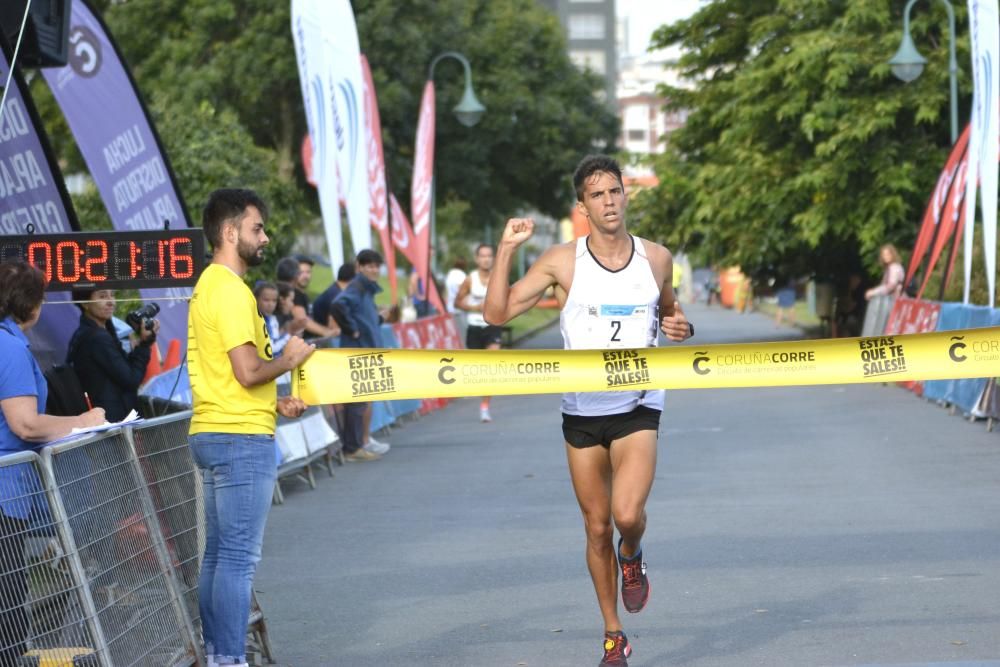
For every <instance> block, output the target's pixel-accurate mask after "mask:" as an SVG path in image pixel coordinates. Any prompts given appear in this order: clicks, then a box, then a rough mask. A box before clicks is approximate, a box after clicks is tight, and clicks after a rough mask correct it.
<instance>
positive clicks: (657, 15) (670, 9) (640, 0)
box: [617, 0, 701, 55]
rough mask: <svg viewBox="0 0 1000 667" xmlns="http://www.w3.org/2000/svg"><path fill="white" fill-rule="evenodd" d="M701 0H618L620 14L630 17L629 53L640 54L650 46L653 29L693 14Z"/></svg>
mask: <svg viewBox="0 0 1000 667" xmlns="http://www.w3.org/2000/svg"><path fill="white" fill-rule="evenodd" d="M700 2H701V0H617V12H618V16H627V17H629V22H628V54H629V55H639V54H641V53H644V52H645V51H646V47H647V46H649V38H650V37H651V36H652V34H653V31H654V30H656V29H657V28H659V27H660V26H661V25H663V24H664V23H673V22H674V21H677V20H679V19H683V18H687V17H688V16H691V14H693V13H694V12H695V11H696V10H697V9H698V5H699V4H700Z"/></svg>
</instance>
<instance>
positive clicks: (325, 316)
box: [313, 262, 357, 336]
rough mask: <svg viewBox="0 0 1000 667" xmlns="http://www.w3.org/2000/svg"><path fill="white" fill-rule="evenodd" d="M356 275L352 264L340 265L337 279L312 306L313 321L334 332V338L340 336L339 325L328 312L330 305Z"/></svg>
mask: <svg viewBox="0 0 1000 667" xmlns="http://www.w3.org/2000/svg"><path fill="white" fill-rule="evenodd" d="M356 275H357V270H355V268H354V262H351V263H349V264H348V263H346V262H345V263H344V264H342V265H341V267H340V268H339V269H337V279H336V280H334V281H333V283H331V285H330V286H329V287H327V288H326V289H325V290H323V292H322V293H321V294H320V295H319V296H318V297H316V302H315V303H314V304H313V319H314V320H316V321H317V322H319V323H320V324H322V325H324V326H326V327H327V328H329V329H330V330H332V331H336V332H337V333H336V334H334V335H336V336H339V335H340V325H339V324H337V320H336V319H334V317H333V313H332V312H331V311H330V305H331V304H332V303H333V300H334V299H336V298H337V295H338V294H340V293H341V292H343V291H344V288H345V287H347V285H348V284H349V283H350V282H351V281H352V280H354V276H356Z"/></svg>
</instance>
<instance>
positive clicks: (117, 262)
mask: <svg viewBox="0 0 1000 667" xmlns="http://www.w3.org/2000/svg"><path fill="white" fill-rule="evenodd" d="M204 249H205V244H204V240H203V237H202V236H201V233H200V230H196V232H195V233H194V234H190V233H186V232H181V233H178V232H173V231H169V230H164V231H140V232H80V233H70V234H61V235H55V234H50V235H40V236H34V235H25V236H13V235H12V236H5V237H0V261H2V260H3V259H6V258H12V257H20V258H23V259H25V260H27V261H28V262H29V263H30V264H32V265H34V266H36V267H38V269H40V270H41V271H42V272H43V273H44V274H45V279H46V281H47V283H48V289H52V290H65V289H69V288H72V287H74V286H76V285H78V284H79V285H97V284H101V285H102V286H103V287H104V288H106V289H120V288H126V287H127V288H144V287H147V286H157V287H173V286H177V285H178V283H183V284H187V285H190V284H193V282H194V280H195V279H196V278H197V277H198V274H199V273H200V272H201V270H202V268H203V267H204Z"/></svg>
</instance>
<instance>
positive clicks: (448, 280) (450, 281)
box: [444, 257, 469, 315]
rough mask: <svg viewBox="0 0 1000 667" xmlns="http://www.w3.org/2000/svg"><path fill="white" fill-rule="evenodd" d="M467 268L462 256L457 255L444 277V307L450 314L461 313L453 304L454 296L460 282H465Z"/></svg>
mask: <svg viewBox="0 0 1000 667" xmlns="http://www.w3.org/2000/svg"><path fill="white" fill-rule="evenodd" d="M468 270H469V264H468V262H466V261H465V259H464V258H462V257H459V258H458V259H456V260H455V263H454V264H452V265H451V270H449V271H448V274H447V275H446V276H445V277H444V291H445V302H444V307H445V310H447V311H448V312H449V313H451V314H452V315H456V314H458V313H461V312H462V311H461V310H459V309H458V308H457V307H456V306H455V297H456V296H458V290H459V289H460V288H461V287H462V283H464V282H465V279H466V277H467V275H466V272H467V271H468Z"/></svg>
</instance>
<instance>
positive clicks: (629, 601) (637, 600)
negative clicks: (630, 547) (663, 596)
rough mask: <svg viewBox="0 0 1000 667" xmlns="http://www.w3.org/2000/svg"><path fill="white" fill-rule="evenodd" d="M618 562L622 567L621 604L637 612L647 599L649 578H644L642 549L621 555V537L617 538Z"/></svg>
mask: <svg viewBox="0 0 1000 667" xmlns="http://www.w3.org/2000/svg"><path fill="white" fill-rule="evenodd" d="M618 563H619V565H621V568H622V604H623V605H625V611H627V612H628V613H630V614H637V613H639V612H640V611H642V608H643V607H645V606H646V601H647V600H648V599H649V579H647V578H646V564H645V563H644V562H643V561H642V549H639V552H638V553H637V554H635V555H634V556H632V557H631V558H624V557H623V556H622V538H620V537H619V538H618Z"/></svg>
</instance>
